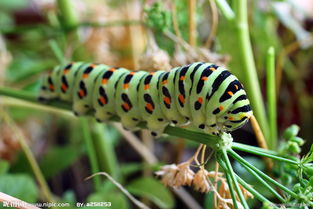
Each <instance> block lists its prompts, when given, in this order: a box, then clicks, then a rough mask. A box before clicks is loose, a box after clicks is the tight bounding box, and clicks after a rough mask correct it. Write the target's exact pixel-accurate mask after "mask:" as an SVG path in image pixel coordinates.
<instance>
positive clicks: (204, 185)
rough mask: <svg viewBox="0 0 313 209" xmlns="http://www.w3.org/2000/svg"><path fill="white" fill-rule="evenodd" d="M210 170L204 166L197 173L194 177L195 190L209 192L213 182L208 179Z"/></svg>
mask: <svg viewBox="0 0 313 209" xmlns="http://www.w3.org/2000/svg"><path fill="white" fill-rule="evenodd" d="M208 174H209V172H208V171H207V170H205V169H204V168H203V167H201V168H200V170H199V171H198V172H197V173H196V175H195V176H194V179H193V186H194V188H195V190H197V191H199V192H203V193H208V192H209V191H210V190H211V185H212V184H211V182H210V180H209V179H208Z"/></svg>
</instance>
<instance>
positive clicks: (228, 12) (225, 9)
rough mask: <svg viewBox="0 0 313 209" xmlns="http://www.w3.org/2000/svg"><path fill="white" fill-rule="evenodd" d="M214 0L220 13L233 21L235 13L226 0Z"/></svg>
mask: <svg viewBox="0 0 313 209" xmlns="http://www.w3.org/2000/svg"><path fill="white" fill-rule="evenodd" d="M215 1H216V4H217V6H218V7H219V8H220V10H221V12H222V14H223V15H224V17H225V18H226V19H227V20H229V21H233V20H234V19H235V13H234V11H233V10H232V9H231V8H230V6H229V4H228V3H227V1H226V0H215Z"/></svg>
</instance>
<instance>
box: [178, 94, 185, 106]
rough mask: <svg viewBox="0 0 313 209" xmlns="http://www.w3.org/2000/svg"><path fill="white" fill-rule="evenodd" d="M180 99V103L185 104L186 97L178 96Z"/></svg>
mask: <svg viewBox="0 0 313 209" xmlns="http://www.w3.org/2000/svg"><path fill="white" fill-rule="evenodd" d="M178 99H179V101H180V102H181V103H183V104H185V97H184V95H182V94H180V95H179V96H178Z"/></svg>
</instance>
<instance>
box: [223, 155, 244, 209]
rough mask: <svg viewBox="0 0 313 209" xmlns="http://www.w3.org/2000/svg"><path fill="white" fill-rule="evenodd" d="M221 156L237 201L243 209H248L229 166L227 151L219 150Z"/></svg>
mask: <svg viewBox="0 0 313 209" xmlns="http://www.w3.org/2000/svg"><path fill="white" fill-rule="evenodd" d="M221 154H222V159H223V160H224V162H225V164H226V168H227V171H228V172H227V174H228V175H229V176H230V178H231V180H232V182H233V183H234V186H235V190H236V193H237V195H238V196H239V199H240V202H241V203H242V205H243V207H244V208H249V206H248V204H247V202H246V200H245V198H244V196H243V194H242V192H241V190H240V187H239V184H238V182H237V179H236V177H235V172H234V170H233V168H232V166H231V163H230V161H229V159H228V156H227V151H226V150H225V149H222V150H221ZM233 201H236V199H233Z"/></svg>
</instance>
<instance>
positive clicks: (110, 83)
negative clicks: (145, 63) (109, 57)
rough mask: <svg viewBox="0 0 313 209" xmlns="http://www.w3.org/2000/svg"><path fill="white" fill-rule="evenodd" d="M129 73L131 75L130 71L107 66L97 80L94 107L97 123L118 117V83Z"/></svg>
mask: <svg viewBox="0 0 313 209" xmlns="http://www.w3.org/2000/svg"><path fill="white" fill-rule="evenodd" d="M127 73H129V71H128V70H126V69H125V68H114V67H109V66H106V67H105V69H104V70H103V71H102V72H101V73H100V74H99V76H98V77H97V79H96V80H95V82H94V89H93V97H92V101H93V102H92V104H93V105H92V106H93V109H94V111H95V118H96V120H97V121H99V122H105V121H108V120H109V119H110V118H111V117H112V116H113V115H117V112H116V111H117V108H116V105H115V92H116V88H117V83H118V81H119V80H120V79H121V77H122V76H123V75H125V74H127Z"/></svg>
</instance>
